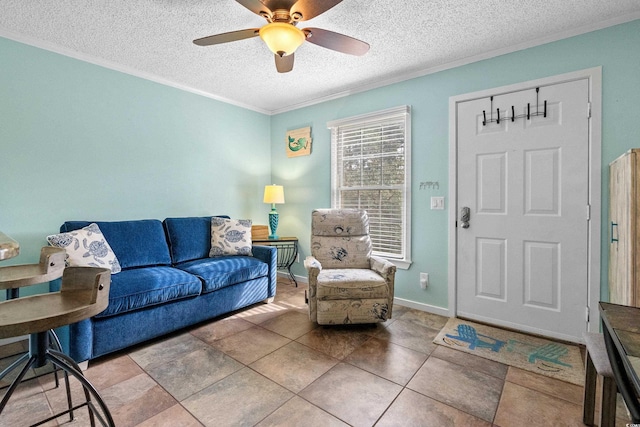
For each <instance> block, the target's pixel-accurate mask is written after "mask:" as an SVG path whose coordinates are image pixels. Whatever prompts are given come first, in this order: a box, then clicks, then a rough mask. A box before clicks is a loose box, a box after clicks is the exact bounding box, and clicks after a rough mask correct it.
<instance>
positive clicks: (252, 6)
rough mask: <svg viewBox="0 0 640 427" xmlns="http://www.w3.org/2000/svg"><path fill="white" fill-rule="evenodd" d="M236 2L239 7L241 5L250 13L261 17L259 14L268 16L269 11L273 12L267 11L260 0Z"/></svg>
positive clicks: (266, 7) (239, 0) (238, 0)
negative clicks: (265, 13)
mask: <svg viewBox="0 0 640 427" xmlns="http://www.w3.org/2000/svg"><path fill="white" fill-rule="evenodd" d="M236 1H237V2H238V3H240V4H241V5H243V6H244V7H246V8H247V9H249V10H250V11H251V12H253V13H255V14H256V15H260V16H262V14H261V13H260V12H267V13H268V14H270V13H271V10H273V9H271V10H269V7H268V6H266V5H265V4H264V3H262V2H261V1H260V0H236Z"/></svg>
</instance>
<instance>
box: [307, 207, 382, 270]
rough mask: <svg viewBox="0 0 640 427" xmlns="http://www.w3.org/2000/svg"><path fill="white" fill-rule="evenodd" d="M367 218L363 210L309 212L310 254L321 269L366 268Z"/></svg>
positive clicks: (369, 249)
mask: <svg viewBox="0 0 640 427" xmlns="http://www.w3.org/2000/svg"><path fill="white" fill-rule="evenodd" d="M371 248H372V246H371V237H370V236H369V217H368V215H367V211H365V210H362V209H316V210H314V211H313V212H312V213H311V255H313V257H314V258H316V259H317V260H318V261H320V264H322V268H323V269H324V268H330V269H331V268H369V265H370V264H369V258H370V257H371V250H372V249H371Z"/></svg>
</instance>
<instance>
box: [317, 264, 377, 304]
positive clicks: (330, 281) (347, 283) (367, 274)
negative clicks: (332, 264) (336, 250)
mask: <svg viewBox="0 0 640 427" xmlns="http://www.w3.org/2000/svg"><path fill="white" fill-rule="evenodd" d="M316 296H317V298H318V300H321V299H322V300H331V299H362V298H365V299H366V298H388V297H389V287H388V286H387V282H386V281H385V280H384V278H383V277H382V276H380V275H379V274H378V273H376V272H375V271H373V270H369V269H360V268H336V269H328V270H322V271H320V274H318V284H317V290H316Z"/></svg>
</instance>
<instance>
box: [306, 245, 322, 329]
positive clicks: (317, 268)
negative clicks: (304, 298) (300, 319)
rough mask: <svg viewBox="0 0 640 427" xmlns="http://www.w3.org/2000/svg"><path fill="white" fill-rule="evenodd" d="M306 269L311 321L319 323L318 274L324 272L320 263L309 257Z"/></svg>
mask: <svg viewBox="0 0 640 427" xmlns="http://www.w3.org/2000/svg"><path fill="white" fill-rule="evenodd" d="M304 268H305V269H306V270H307V272H308V274H309V296H308V301H309V320H311V321H312V322H317V321H318V302H317V300H316V292H317V287H318V274H320V272H321V271H322V264H320V261H318V260H317V259H315V258H314V257H313V256H311V255H309V256H307V257H306V258H305V260H304Z"/></svg>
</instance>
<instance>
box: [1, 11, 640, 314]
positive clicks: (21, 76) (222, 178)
mask: <svg viewBox="0 0 640 427" xmlns="http://www.w3.org/2000/svg"><path fill="white" fill-rule="evenodd" d="M637 46H640V21H634V22H630V23H627V24H623V25H618V26H615V27H611V28H607V29H604V30H600V31H595V32H592V33H588V34H584V35H581V36H577V37H572V38H569V39H565V40H561V41H558V42H554V43H549V44H546V45H543V46H538V47H535V48H530V49H526V50H523V51H519V52H515V53H511V54H507V55H503V56H499V57H496V58H492V59H488V60H484V61H479V62H475V63H472V64H469V65H465V66H461V67H457V68H453V69H449V70H446V71H442V72H438V73H434V74H429V75H426V76H423V77H419V78H415V79H412V80H408V81H405V82H401V83H397V84H393V85H389V86H385V87H382V88H378V89H374V90H370V91H367V92H363V93H358V94H355V95H351V96H348V97H344V98H340V99H337V100H333V101H328V102H324V103H321V104H317V105H314V106H310V107H306V108H301V109H298V110H295V111H291V112H287V113H282V114H278V115H274V116H271V117H269V116H266V115H263V114H260V113H256V112H253V111H249V110H246V109H242V108H239V107H234V106H231V105H229V104H225V103H222V102H218V101H215V100H211V99H208V98H204V97H201V96H198V95H194V94H191V93H188V92H184V91H180V90H178V89H173V88H170V87H166V86H163V85H160V84H157V83H153V82H150V81H146V80H144V79H140V78H137V77H133V76H130V75H127V74H122V73H119V72H116V71H112V70H108V69H105V68H102V67H99V66H95V65H91V64H88V63H85V62H82V61H78V60H74V59H71V58H68V57H64V56H61V55H57V54H55V53H51V52H47V51H44V50H40V49H37V48H33V47H29V46H25V45H23V44H20V43H16V42H13V41H10V40H6V39H2V38H0V58H2V66H1V67H0V183H1V185H2V190H1V192H0V230H2V231H4V232H5V233H7V234H9V235H11V236H12V237H14V238H15V239H17V240H18V241H19V242H20V243H21V246H22V255H21V256H20V257H19V258H17V259H15V260H12V261H10V263H18V262H19V263H24V262H35V260H37V257H38V251H39V248H40V247H41V246H42V245H44V244H45V241H44V237H45V236H46V235H47V234H50V233H54V232H56V231H57V229H58V227H59V225H60V224H61V223H62V222H63V221H64V220H67V219H95V220H121V219H135V218H158V219H162V218H165V217H167V216H183V215H185V216H186V215H208V214H218V213H227V214H229V215H232V216H235V217H247V218H252V219H253V220H254V222H255V223H261V224H266V223H267V213H268V211H269V207H268V206H266V205H264V204H263V203H262V191H263V187H264V185H265V184H267V183H270V182H273V183H276V184H282V185H284V186H285V197H286V204H284V205H279V206H278V211H279V212H280V226H279V228H278V234H280V235H295V236H298V237H299V238H300V247H301V256H300V259H301V260H302V259H304V257H305V256H306V255H308V254H309V229H310V214H311V210H312V209H314V208H319V207H328V206H330V203H331V201H330V190H329V186H330V179H331V178H330V134H329V130H328V129H327V128H326V123H327V121H330V120H334V119H339V118H344V117H350V116H353V115H357V114H363V113H369V112H373V111H377V110H381V109H385V108H390V107H395V106H399V105H404V104H408V105H411V107H412V134H413V142H412V144H413V150H412V182H413V184H414V186H413V191H412V194H411V197H412V237H411V239H412V259H413V265H412V266H411V268H410V269H408V270H401V271H399V272H398V274H397V279H396V282H397V286H396V296H397V297H400V298H404V299H407V300H411V301H415V302H417V303H423V304H428V305H433V306H438V307H446V306H447V294H448V289H447V280H448V277H447V268H448V267H447V264H448V261H449V260H448V256H447V251H448V240H447V239H448V235H447V230H448V212H447V210H444V211H432V210H430V209H429V199H430V197H432V196H445V197H447V196H448V191H449V188H448V174H449V170H448V161H449V160H448V155H449V116H448V108H449V97H451V96H455V95H460V94H464V93H468V92H474V91H479V90H484V89H489V88H493V87H498V86H503V85H508V84H513V83H519V82H523V81H527V80H533V79H538V78H543V77H548V76H553V75H556V74H562V73H566V72H571V71H577V70H582V69H586V68H591V67H596V66H602V70H603V88H602V100H603V102H602V110H603V112H602V168H603V171H604V174H603V177H602V185H603V195H602V196H603V208H602V218H603V224H606V222H607V210H608V203H607V200H608V190H607V186H608V178H607V171H608V164H609V162H610V161H612V160H613V159H615V158H616V157H618V156H619V155H620V154H621V153H623V152H624V151H626V150H627V149H629V148H631V147H638V146H640V108H638V107H637V102H636V101H637V100H638V99H640V77H639V74H638V73H639V72H640V49H638V48H637ZM331 78H339V76H331ZM304 126H311V127H312V136H313V149H312V154H311V155H310V156H306V157H297V158H287V157H286V154H285V144H284V138H285V132H286V131H287V130H290V129H297V128H300V127H304ZM269 158H271V161H270V162H269V161H265V159H269ZM425 181H438V182H439V183H440V188H439V190H420V189H419V183H420V182H425ZM447 205H448V200H447ZM602 233H603V243H602V266H601V267H602V280H601V283H602V292H603V298H606V296H607V292H606V274H607V266H608V264H607V244H606V238H607V236H608V230H607V228H606V226H605V225H603V226H602ZM421 271H424V272H429V273H430V281H431V285H430V287H429V288H428V289H426V290H421V289H420V288H419V286H418V283H419V282H418V276H419V273H420V272H421ZM294 272H295V273H296V274H298V275H301V276H304V274H305V273H304V268H303V266H302V263H301V262H300V263H296V264H294ZM0 298H1V296H0Z"/></svg>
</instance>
